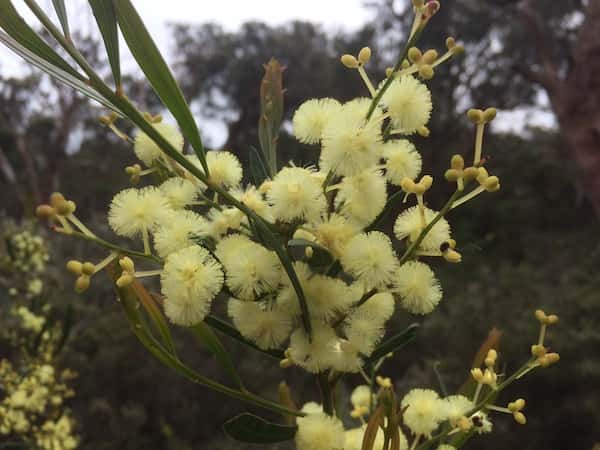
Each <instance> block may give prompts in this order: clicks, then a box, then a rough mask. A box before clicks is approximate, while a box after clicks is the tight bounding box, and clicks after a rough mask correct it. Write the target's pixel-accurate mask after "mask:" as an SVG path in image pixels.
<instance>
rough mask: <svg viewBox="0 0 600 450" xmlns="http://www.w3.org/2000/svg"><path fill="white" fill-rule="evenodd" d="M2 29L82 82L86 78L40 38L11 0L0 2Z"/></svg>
mask: <svg viewBox="0 0 600 450" xmlns="http://www.w3.org/2000/svg"><path fill="white" fill-rule="evenodd" d="M0 28H2V29H3V30H4V31H6V33H7V34H8V35H10V36H11V37H12V38H13V39H14V40H16V41H17V42H18V43H19V44H21V45H22V46H23V47H25V48H27V49H28V50H29V51H30V52H32V53H34V54H35V55H37V56H39V57H40V58H42V59H43V60H45V61H46V62H48V63H50V65H53V66H55V67H58V68H60V69H62V70H63V71H64V72H67V73H68V74H70V75H71V76H73V77H75V78H77V79H78V80H80V81H84V80H85V78H84V77H83V76H82V75H81V74H80V73H79V72H77V71H76V70H75V69H74V68H73V67H71V66H70V65H69V63H67V62H66V61H65V60H64V59H63V58H62V57H60V56H59V55H58V53H56V52H55V51H54V50H52V48H51V47H50V46H49V45H48V44H46V42H44V40H43V39H42V38H40V37H39V36H38V35H37V34H36V33H35V31H33V30H32V29H31V27H30V26H29V25H27V23H26V22H25V21H24V20H23V18H22V17H21V16H20V15H19V13H18V12H17V10H16V9H15V7H14V6H13V4H12V2H11V1H10V0H1V1H0Z"/></svg>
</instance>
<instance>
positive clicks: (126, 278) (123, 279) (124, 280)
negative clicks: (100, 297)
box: [115, 273, 133, 288]
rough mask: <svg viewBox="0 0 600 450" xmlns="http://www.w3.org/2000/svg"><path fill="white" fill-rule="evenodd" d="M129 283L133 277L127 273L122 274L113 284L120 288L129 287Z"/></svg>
mask: <svg viewBox="0 0 600 450" xmlns="http://www.w3.org/2000/svg"><path fill="white" fill-rule="evenodd" d="M131 283H133V277H132V276H131V275H130V274H129V273H123V274H122V275H121V276H120V277H119V278H117V281H116V282H115V284H116V285H117V286H118V287H120V288H124V287H126V286H129V285H130V284H131Z"/></svg>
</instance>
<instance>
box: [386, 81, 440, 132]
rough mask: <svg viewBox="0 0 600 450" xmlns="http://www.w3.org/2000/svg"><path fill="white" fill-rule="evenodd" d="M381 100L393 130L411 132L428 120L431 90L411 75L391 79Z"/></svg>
mask: <svg viewBox="0 0 600 450" xmlns="http://www.w3.org/2000/svg"><path fill="white" fill-rule="evenodd" d="M381 102H382V103H383V104H384V105H385V106H386V107H387V109H388V113H389V114H390V119H391V120H392V124H393V127H394V129H395V130H397V131H398V132H401V133H404V134H412V133H414V132H415V131H417V129H418V128H419V127H422V126H424V125H425V124H427V122H429V118H430V116H431V110H432V108H433V106H432V104H431V92H429V89H427V86H425V85H424V84H423V83H421V82H420V81H419V80H417V79H416V78H415V77H413V76H412V75H403V76H401V77H397V78H395V79H394V81H392V84H391V85H390V87H389V88H388V89H387V90H386V91H385V93H384V94H383V97H382V98H381Z"/></svg>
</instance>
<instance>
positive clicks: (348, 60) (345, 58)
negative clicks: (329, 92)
mask: <svg viewBox="0 0 600 450" xmlns="http://www.w3.org/2000/svg"><path fill="white" fill-rule="evenodd" d="M340 60H341V61H342V64H343V65H344V66H346V67H347V68H348V69H356V68H358V60H357V59H356V58H355V57H354V56H352V55H349V54H345V55H342V57H341V58H340Z"/></svg>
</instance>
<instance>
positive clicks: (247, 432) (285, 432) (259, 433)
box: [223, 413, 298, 444]
mask: <svg viewBox="0 0 600 450" xmlns="http://www.w3.org/2000/svg"><path fill="white" fill-rule="evenodd" d="M297 429H298V428H297V427H295V426H290V425H281V424H278V423H273V422H268V421H266V420H265V419H263V418H262V417H258V416H255V415H254V414H248V413H244V414H240V415H239V416H236V417H234V418H233V419H230V420H228V421H227V422H225V424H223V430H224V431H225V433H227V435H229V436H230V437H232V438H233V439H235V440H237V441H240V442H248V443H251V444H274V443H277V442H283V441H288V440H290V439H293V438H294V436H295V435H296V430H297Z"/></svg>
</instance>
